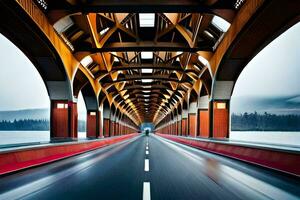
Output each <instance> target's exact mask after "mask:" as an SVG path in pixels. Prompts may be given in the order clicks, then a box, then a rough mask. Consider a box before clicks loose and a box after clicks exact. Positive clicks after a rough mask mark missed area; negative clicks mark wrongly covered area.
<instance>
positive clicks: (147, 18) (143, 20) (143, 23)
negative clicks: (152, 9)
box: [139, 13, 155, 27]
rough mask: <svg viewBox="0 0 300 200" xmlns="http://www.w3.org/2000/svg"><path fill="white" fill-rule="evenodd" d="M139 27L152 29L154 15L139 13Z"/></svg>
mask: <svg viewBox="0 0 300 200" xmlns="http://www.w3.org/2000/svg"><path fill="white" fill-rule="evenodd" d="M139 18H140V27H154V18H155V14H154V13H140V14H139Z"/></svg>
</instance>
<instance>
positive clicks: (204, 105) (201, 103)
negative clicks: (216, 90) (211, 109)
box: [198, 95, 209, 109]
mask: <svg viewBox="0 0 300 200" xmlns="http://www.w3.org/2000/svg"><path fill="white" fill-rule="evenodd" d="M208 106H209V98H208V95H206V96H202V97H200V98H199V100H198V108H199V109H208Z"/></svg>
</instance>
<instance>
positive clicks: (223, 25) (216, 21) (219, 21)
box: [211, 16, 230, 33]
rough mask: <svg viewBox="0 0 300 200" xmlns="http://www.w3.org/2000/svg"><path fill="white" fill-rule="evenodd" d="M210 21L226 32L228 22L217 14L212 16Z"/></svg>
mask: <svg viewBox="0 0 300 200" xmlns="http://www.w3.org/2000/svg"><path fill="white" fill-rule="evenodd" d="M211 23H212V24H213V25H214V26H216V27H217V28H218V29H219V30H221V31H222V32H224V33H225V32H227V30H228V29H229V27H230V23H228V22H227V21H226V20H225V19H223V18H221V17H219V16H214V17H213V19H212V21H211Z"/></svg>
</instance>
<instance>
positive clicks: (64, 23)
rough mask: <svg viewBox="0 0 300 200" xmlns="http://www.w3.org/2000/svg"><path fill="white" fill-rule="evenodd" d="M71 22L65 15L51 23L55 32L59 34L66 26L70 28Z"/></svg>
mask: <svg viewBox="0 0 300 200" xmlns="http://www.w3.org/2000/svg"><path fill="white" fill-rule="evenodd" d="M73 24H74V22H73V20H72V19H71V18H70V17H69V16H67V17H64V18H62V19H60V20H58V21H57V22H56V23H55V24H54V25H53V28H54V29H55V30H56V32H57V33H59V34H61V33H63V32H65V31H66V30H67V29H68V28H70V27H71V26H72V25H73Z"/></svg>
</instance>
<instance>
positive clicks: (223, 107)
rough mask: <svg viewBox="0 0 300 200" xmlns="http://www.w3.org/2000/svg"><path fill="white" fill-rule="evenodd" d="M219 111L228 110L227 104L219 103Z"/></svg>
mask: <svg viewBox="0 0 300 200" xmlns="http://www.w3.org/2000/svg"><path fill="white" fill-rule="evenodd" d="M217 109H226V103H217Z"/></svg>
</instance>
